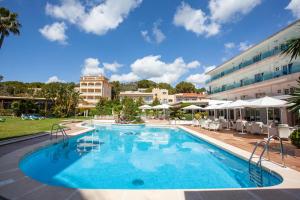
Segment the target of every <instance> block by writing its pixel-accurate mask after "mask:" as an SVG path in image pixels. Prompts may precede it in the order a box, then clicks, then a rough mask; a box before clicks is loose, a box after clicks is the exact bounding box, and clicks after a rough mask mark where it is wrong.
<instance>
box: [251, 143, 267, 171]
mask: <svg viewBox="0 0 300 200" xmlns="http://www.w3.org/2000/svg"><path fill="white" fill-rule="evenodd" d="M263 143H264V144H265V146H264V150H263V153H264V151H265V150H266V144H267V142H266V141H265V140H262V141H260V142H257V143H256V145H255V147H254V149H253V151H252V154H251V156H250V158H249V160H248V163H249V167H250V165H251V161H252V158H253V156H254V153H255V151H256V149H257V147H258V146H259V145H260V144H263ZM263 153H261V155H262V154H263ZM260 160H261V156H260V157H259V161H260ZM259 161H258V162H257V163H259ZM260 164H261V162H260Z"/></svg>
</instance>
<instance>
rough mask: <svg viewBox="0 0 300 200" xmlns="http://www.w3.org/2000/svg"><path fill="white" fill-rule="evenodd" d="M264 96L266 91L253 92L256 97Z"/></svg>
mask: <svg viewBox="0 0 300 200" xmlns="http://www.w3.org/2000/svg"><path fill="white" fill-rule="evenodd" d="M264 96H266V93H264V92H260V93H256V94H255V97H256V98H261V97H264Z"/></svg>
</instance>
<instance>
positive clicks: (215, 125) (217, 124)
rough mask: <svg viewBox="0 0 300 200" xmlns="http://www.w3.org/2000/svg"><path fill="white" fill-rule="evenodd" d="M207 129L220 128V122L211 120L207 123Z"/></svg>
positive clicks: (214, 129) (217, 129)
mask: <svg viewBox="0 0 300 200" xmlns="http://www.w3.org/2000/svg"><path fill="white" fill-rule="evenodd" d="M209 129H210V130H213V131H219V130H221V123H220V122H212V123H210V124H209Z"/></svg>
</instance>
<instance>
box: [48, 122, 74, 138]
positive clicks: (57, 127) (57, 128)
mask: <svg viewBox="0 0 300 200" xmlns="http://www.w3.org/2000/svg"><path fill="white" fill-rule="evenodd" d="M59 132H60V133H61V135H62V136H63V141H65V140H68V139H69V136H68V135H67V133H66V132H65V130H64V128H63V127H62V126H61V125H59V124H53V125H52V128H51V133H50V139H51V140H52V137H53V134H55V139H57V134H58V133H59Z"/></svg>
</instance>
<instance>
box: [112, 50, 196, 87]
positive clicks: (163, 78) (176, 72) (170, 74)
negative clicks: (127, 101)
mask: <svg viewBox="0 0 300 200" xmlns="http://www.w3.org/2000/svg"><path fill="white" fill-rule="evenodd" d="M198 66H200V62H199V61H196V60H195V61H192V62H189V63H186V62H185V61H184V60H183V58H181V57H178V58H176V59H175V60H174V61H173V62H170V63H166V62H164V61H162V60H161V56H160V55H149V56H145V57H143V58H139V59H137V60H135V61H134V62H133V63H132V64H131V66H130V67H131V72H130V73H128V74H122V75H113V76H112V77H111V80H130V81H133V80H138V79H148V80H152V81H155V82H166V83H174V82H176V81H177V80H178V79H179V78H180V77H182V76H183V75H184V74H186V73H187V72H188V71H189V70H190V69H191V68H196V67H198ZM127 82H128V81H127Z"/></svg>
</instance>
